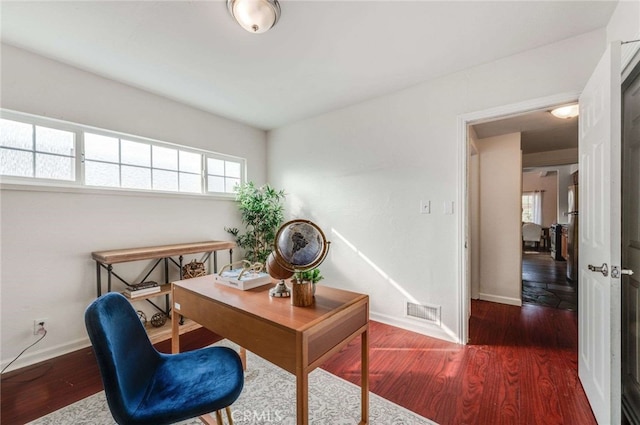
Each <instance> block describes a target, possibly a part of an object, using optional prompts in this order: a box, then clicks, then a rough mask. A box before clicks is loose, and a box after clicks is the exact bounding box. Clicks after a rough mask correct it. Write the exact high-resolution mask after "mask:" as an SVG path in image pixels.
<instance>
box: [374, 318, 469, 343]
mask: <svg viewBox="0 0 640 425" xmlns="http://www.w3.org/2000/svg"><path fill="white" fill-rule="evenodd" d="M369 317H370V318H371V320H375V321H376V322H380V323H384V324H385V325H391V326H395V327H397V328H401V329H405V330H408V331H411V332H416V333H419V334H422V335H426V336H429V337H432V338H438V339H442V340H445V341H450V342H455V343H458V344H459V343H460V340H459V338H458V337H457V335H456V334H455V333H453V332H451V331H450V330H448V329H447V328H446V327H444V326H437V325H432V324H429V323H421V321H418V320H417V319H412V318H406V319H404V318H398V317H393V316H387V315H385V314H380V313H375V312H370V313H369Z"/></svg>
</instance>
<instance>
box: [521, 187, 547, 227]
mask: <svg viewBox="0 0 640 425" xmlns="http://www.w3.org/2000/svg"><path fill="white" fill-rule="evenodd" d="M522 222H523V223H536V224H542V192H525V193H523V194H522Z"/></svg>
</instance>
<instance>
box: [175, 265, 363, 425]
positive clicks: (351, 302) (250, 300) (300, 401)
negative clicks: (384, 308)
mask: <svg viewBox="0 0 640 425" xmlns="http://www.w3.org/2000/svg"><path fill="white" fill-rule="evenodd" d="M271 286H272V285H265V286H261V287H258V288H254V289H252V290H249V291H240V290H238V289H234V288H229V287H226V286H222V285H219V284H216V283H214V280H213V276H203V277H198V278H194V279H188V280H182V281H178V282H173V285H172V294H173V296H172V299H173V309H172V316H173V320H172V323H173V332H172V345H171V349H172V352H174V353H177V352H179V351H180V342H179V327H178V322H179V319H178V317H177V316H178V315H183V316H185V317H188V318H190V319H192V320H194V321H196V322H198V323H200V324H201V325H202V326H204V327H206V328H207V329H209V330H211V331H213V332H215V333H216V334H218V335H220V336H223V337H225V338H227V339H229V340H231V341H233V342H235V343H237V344H238V345H240V346H241V347H244V348H246V349H247V350H249V351H252V352H253V353H255V354H257V355H258V356H260V357H262V358H264V359H266V360H268V361H270V362H271V363H273V364H275V365H277V366H280V367H281V368H283V369H285V370H286V371H288V372H290V373H292V374H294V375H295V376H296V387H297V391H296V394H297V396H296V398H297V399H296V414H297V423H298V424H305V425H306V424H308V422H309V388H308V387H309V380H308V374H309V372H311V371H312V370H313V369H315V368H316V367H318V366H319V365H320V364H322V363H323V362H324V361H325V360H326V359H328V358H329V357H330V356H332V355H333V354H335V353H336V352H338V351H339V350H340V349H341V348H342V347H344V346H345V345H346V344H347V343H349V341H351V340H352V339H354V338H356V337H357V336H359V335H361V341H362V342H361V374H362V384H361V422H360V423H361V424H367V423H368V421H369V338H368V329H369V297H368V296H367V295H363V294H357V293H354V292H348V291H343V290H340V289H334V288H329V287H327V286H324V285H318V286H317V288H316V295H315V304H314V305H313V306H311V307H294V306H292V305H291V301H290V300H289V298H272V297H270V296H269V288H270V287H271Z"/></svg>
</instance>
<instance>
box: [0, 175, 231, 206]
mask: <svg viewBox="0 0 640 425" xmlns="http://www.w3.org/2000/svg"><path fill="white" fill-rule="evenodd" d="M5 190H12V191H23V192H57V193H80V194H87V195H104V196H133V197H137V198H141V197H148V198H181V199H185V198H190V199H199V200H203V201H204V200H206V201H211V200H216V201H235V199H236V198H235V194H232V193H230V194H200V193H180V192H163V191H156V190H153V191H152V190H136V189H122V188H111V187H95V188H94V187H88V186H78V185H74V184H46V183H43V182H24V181H14V180H12V179H7V178H3V179H2V180H0V191H5Z"/></svg>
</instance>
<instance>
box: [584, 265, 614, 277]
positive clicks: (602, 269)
mask: <svg viewBox="0 0 640 425" xmlns="http://www.w3.org/2000/svg"><path fill="white" fill-rule="evenodd" d="M588 267H589V270H591V271H592V272H600V273H602V276H604V277H607V276H608V275H609V267H607V263H602V265H601V266H600V267H598V266H592V265H591V264H589V266H588Z"/></svg>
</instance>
